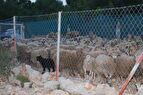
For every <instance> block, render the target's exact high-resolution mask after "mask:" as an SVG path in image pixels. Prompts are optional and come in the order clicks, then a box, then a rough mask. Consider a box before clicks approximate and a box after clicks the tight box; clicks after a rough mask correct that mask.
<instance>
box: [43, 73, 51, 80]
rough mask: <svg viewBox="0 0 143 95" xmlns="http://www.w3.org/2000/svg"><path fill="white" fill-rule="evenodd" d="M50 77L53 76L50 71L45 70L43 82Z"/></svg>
mask: <svg viewBox="0 0 143 95" xmlns="http://www.w3.org/2000/svg"><path fill="white" fill-rule="evenodd" d="M49 77H51V76H50V75H49V72H45V73H44V74H43V75H42V82H46V81H47V80H48V78H49Z"/></svg>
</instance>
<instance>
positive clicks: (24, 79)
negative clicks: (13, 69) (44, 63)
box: [17, 75, 29, 87]
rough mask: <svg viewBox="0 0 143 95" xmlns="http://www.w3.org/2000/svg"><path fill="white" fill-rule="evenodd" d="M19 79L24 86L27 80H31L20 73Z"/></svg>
mask: <svg viewBox="0 0 143 95" xmlns="http://www.w3.org/2000/svg"><path fill="white" fill-rule="evenodd" d="M17 80H19V81H20V82H21V86H22V87H23V86H24V83H25V82H29V80H28V78H26V77H24V76H23V75H18V76H17Z"/></svg>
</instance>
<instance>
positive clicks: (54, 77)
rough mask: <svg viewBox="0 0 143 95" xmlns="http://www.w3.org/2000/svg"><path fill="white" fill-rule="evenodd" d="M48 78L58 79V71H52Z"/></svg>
mask: <svg viewBox="0 0 143 95" xmlns="http://www.w3.org/2000/svg"><path fill="white" fill-rule="evenodd" d="M48 80H56V73H55V72H52V73H50V75H49V76H48Z"/></svg>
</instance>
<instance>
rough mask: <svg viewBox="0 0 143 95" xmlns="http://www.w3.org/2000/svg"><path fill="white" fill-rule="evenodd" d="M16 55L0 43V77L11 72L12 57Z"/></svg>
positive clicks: (6, 75)
mask: <svg viewBox="0 0 143 95" xmlns="http://www.w3.org/2000/svg"><path fill="white" fill-rule="evenodd" d="M14 57H16V56H15V54H14V52H12V51H10V49H8V48H5V47H2V46H1V45H0V77H8V76H9V75H10V74H11V67H12V66H14V64H12V63H11V61H12V59H13V58H14Z"/></svg>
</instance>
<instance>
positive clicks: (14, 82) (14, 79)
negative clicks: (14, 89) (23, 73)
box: [9, 76, 21, 86]
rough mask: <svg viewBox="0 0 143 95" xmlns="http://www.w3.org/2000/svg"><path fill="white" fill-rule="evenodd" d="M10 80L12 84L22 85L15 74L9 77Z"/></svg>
mask: <svg viewBox="0 0 143 95" xmlns="http://www.w3.org/2000/svg"><path fill="white" fill-rule="evenodd" d="M9 82H10V83H11V84H12V85H15V86H21V82H20V81H19V80H17V79H16V78H15V77H13V76H10V77H9Z"/></svg>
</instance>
